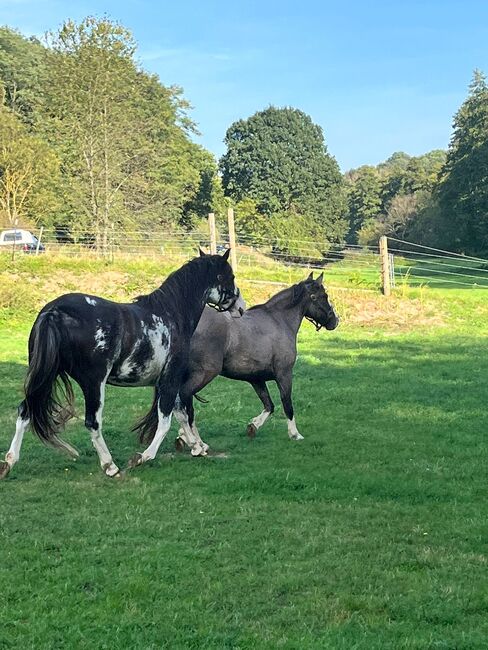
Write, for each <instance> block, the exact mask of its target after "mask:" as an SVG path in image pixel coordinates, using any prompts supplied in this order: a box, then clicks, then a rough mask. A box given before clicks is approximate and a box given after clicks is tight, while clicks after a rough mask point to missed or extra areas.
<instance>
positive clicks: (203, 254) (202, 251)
mask: <svg viewBox="0 0 488 650" xmlns="http://www.w3.org/2000/svg"><path fill="white" fill-rule="evenodd" d="M198 253H199V255H200V257H206V256H207V253H206V252H205V251H204V250H202V249H201V248H200V246H199V247H198Z"/></svg>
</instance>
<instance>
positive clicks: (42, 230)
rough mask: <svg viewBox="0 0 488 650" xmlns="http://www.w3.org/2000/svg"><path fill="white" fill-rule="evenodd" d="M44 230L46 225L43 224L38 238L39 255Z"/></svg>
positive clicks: (37, 248)
mask: <svg viewBox="0 0 488 650" xmlns="http://www.w3.org/2000/svg"><path fill="white" fill-rule="evenodd" d="M43 232H44V226H41V228H40V230H39V237H38V238H37V246H36V255H39V249H40V247H41V239H42V233H43Z"/></svg>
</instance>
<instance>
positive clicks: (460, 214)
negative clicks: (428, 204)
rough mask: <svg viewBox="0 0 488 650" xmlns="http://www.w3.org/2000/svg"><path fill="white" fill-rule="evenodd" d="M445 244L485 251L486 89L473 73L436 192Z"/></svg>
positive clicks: (487, 207)
mask: <svg viewBox="0 0 488 650" xmlns="http://www.w3.org/2000/svg"><path fill="white" fill-rule="evenodd" d="M438 201H439V209H440V213H441V220H442V223H443V226H442V240H443V243H444V245H446V246H450V247H451V248H453V249H455V250H457V251H462V252H466V253H470V254H486V253H487V252H488V86H487V83H486V78H485V76H484V75H483V74H482V73H481V72H479V71H475V73H474V76H473V81H472V83H471V85H470V87H469V95H468V97H467V99H466V101H465V102H464V103H463V104H462V106H461V108H460V109H459V111H458V112H457V113H456V116H455V118H454V131H453V135H452V138H451V142H450V145H449V150H448V153H447V161H446V164H445V167H444V169H443V173H442V178H441V182H440V184H439V190H438Z"/></svg>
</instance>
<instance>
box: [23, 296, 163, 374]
mask: <svg viewBox="0 0 488 650" xmlns="http://www.w3.org/2000/svg"><path fill="white" fill-rule="evenodd" d="M45 318H50V319H53V320H54V322H55V323H56V324H57V326H58V330H59V333H60V336H61V337H62V339H63V340H62V344H61V346H60V360H61V365H62V368H63V370H64V371H66V372H67V373H68V374H69V375H70V376H71V377H73V379H75V380H76V381H78V382H79V381H83V377H84V375H85V374H86V373H87V372H88V371H89V372H90V374H91V375H92V376H93V375H94V376H95V377H96V378H100V379H104V378H105V377H106V376H107V373H108V377H107V381H108V383H113V384H116V385H122V386H141V385H143V386H147V385H154V383H155V382H156V380H157V378H158V376H159V375H160V373H161V370H162V367H163V365H164V362H165V361H166V352H167V349H168V347H169V339H170V331H169V328H168V326H167V325H166V324H165V322H163V319H162V318H160V317H157V316H155V315H154V314H152V313H151V310H150V309H147V308H145V307H143V306H142V305H140V304H138V302H137V301H136V302H134V303H118V302H114V301H112V300H106V299H105V298H100V297H98V296H92V295H87V294H81V293H69V294H66V295H63V296H60V297H59V298H56V300H53V301H52V302H50V303H49V304H47V305H46V306H45V307H44V308H43V309H42V310H41V312H40V314H39V316H38V318H37V320H36V323H35V324H34V327H33V328H32V331H31V335H30V339H29V353H30V356H31V355H32V353H31V350H32V349H33V346H34V341H35V337H36V325H37V323H38V322H39V321H42V320H43V319H45ZM164 320H166V319H164Z"/></svg>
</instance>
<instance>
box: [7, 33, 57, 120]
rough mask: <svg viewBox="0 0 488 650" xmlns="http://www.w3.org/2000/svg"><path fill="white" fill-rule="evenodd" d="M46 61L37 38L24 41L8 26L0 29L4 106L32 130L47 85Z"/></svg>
mask: <svg viewBox="0 0 488 650" xmlns="http://www.w3.org/2000/svg"><path fill="white" fill-rule="evenodd" d="M46 59H47V52H46V48H45V47H44V46H43V45H42V44H41V43H40V42H39V41H38V40H37V39H36V38H33V37H32V38H24V37H23V36H22V35H21V34H19V33H18V32H16V31H14V30H12V29H9V28H8V27H0V85H1V86H3V95H4V103H5V105H6V106H7V107H8V108H10V109H11V110H12V111H13V112H14V113H16V114H17V115H18V116H19V117H20V118H21V119H22V121H24V122H25V123H26V124H28V125H29V126H31V127H32V126H33V124H34V122H35V120H36V116H37V110H38V106H39V99H40V95H41V93H42V87H43V84H44V83H45V82H46ZM0 94H1V93H0Z"/></svg>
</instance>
